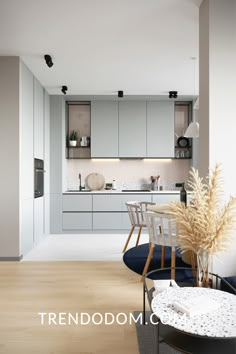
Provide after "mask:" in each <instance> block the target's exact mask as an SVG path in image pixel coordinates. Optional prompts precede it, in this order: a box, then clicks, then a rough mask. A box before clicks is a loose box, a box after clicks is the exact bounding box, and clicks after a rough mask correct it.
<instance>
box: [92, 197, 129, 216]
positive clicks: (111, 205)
mask: <svg viewBox="0 0 236 354" xmlns="http://www.w3.org/2000/svg"><path fill="white" fill-rule="evenodd" d="M123 204H124V201H123V197H122V195H119V194H117V195H112V194H110V195H93V211H98V212H101V211H122V210H123V208H124V207H123ZM124 210H125V209H124Z"/></svg>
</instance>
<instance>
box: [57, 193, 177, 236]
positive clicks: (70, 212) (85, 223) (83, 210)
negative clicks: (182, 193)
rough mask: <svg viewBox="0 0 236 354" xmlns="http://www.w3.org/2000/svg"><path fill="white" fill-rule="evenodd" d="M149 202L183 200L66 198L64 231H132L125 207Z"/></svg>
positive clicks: (160, 196) (97, 196)
mask: <svg viewBox="0 0 236 354" xmlns="http://www.w3.org/2000/svg"><path fill="white" fill-rule="evenodd" d="M134 200H136V201H146V202H154V203H158V204H163V203H169V202H171V201H173V200H179V193H177V194H174V193H173V194H151V193H150V194H126V193H125V194H124V193H122V194H91V193H90V194H83V195H80V194H64V195H63V214H62V229H63V231H64V232H66V231H67V230H68V231H70V230H71V231H76V230H78V231H79V230H88V231H89V230H90V231H93V230H129V229H130V228H131V223H130V220H129V214H128V212H127V208H126V205H125V203H126V202H128V201H134Z"/></svg>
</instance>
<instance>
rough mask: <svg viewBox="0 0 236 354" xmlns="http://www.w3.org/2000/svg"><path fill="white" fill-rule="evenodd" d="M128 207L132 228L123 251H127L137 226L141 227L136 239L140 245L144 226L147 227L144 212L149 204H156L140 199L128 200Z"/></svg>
mask: <svg viewBox="0 0 236 354" xmlns="http://www.w3.org/2000/svg"><path fill="white" fill-rule="evenodd" d="M125 204H126V207H127V209H128V214H129V218H130V222H131V230H130V232H129V236H128V238H127V240H126V243H125V246H124V248H123V253H124V252H125V251H126V249H127V247H128V244H129V241H130V239H131V236H132V234H133V232H134V229H135V227H138V228H139V231H138V236H137V240H136V247H137V246H138V243H139V239H140V235H141V232H142V229H143V227H147V225H146V221H145V219H144V213H145V212H146V211H147V207H148V205H154V204H155V203H152V202H138V201H130V202H126V203H125Z"/></svg>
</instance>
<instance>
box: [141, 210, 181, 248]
mask: <svg viewBox="0 0 236 354" xmlns="http://www.w3.org/2000/svg"><path fill="white" fill-rule="evenodd" d="M144 217H145V221H146V225H147V228H148V233H149V240H150V242H152V243H154V244H156V245H163V246H172V247H176V246H177V239H176V221H175V219H174V218H173V216H172V215H168V214H162V213H156V212H151V211H150V212H146V213H144Z"/></svg>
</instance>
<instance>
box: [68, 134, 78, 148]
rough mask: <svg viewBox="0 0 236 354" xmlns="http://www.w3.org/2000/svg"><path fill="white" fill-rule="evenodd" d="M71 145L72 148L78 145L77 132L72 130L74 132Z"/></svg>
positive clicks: (71, 135)
mask: <svg viewBox="0 0 236 354" xmlns="http://www.w3.org/2000/svg"><path fill="white" fill-rule="evenodd" d="M69 144H70V146H76V145H77V132H76V131H75V130H72V132H71V134H70V140H69Z"/></svg>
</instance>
